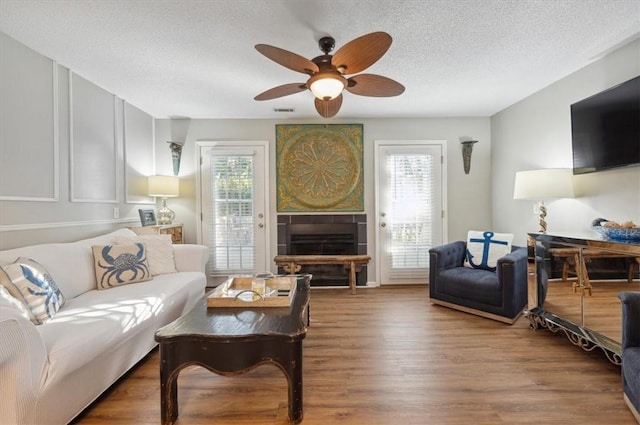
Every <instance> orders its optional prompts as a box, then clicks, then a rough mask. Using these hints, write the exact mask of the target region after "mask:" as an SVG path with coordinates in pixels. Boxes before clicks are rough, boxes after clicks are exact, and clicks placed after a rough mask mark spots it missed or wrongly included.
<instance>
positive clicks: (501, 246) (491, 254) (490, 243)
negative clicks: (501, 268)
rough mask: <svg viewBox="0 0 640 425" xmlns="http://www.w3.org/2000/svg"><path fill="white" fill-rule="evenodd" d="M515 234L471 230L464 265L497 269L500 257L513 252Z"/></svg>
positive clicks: (468, 235)
mask: <svg viewBox="0 0 640 425" xmlns="http://www.w3.org/2000/svg"><path fill="white" fill-rule="evenodd" d="M512 241H513V234H511V233H494V232H491V231H484V232H480V231H477V230H470V231H469V233H468V234H467V253H466V255H465V257H464V266H465V267H471V268H474V269H484V270H490V271H495V270H496V265H497V264H498V259H499V258H500V257H504V256H505V255H507V254H509V253H510V252H511V242H512Z"/></svg>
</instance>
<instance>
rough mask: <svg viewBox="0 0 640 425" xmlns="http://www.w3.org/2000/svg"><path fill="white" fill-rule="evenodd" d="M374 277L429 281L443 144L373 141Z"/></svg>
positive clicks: (439, 230)
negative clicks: (374, 165) (374, 176)
mask: <svg viewBox="0 0 640 425" xmlns="http://www.w3.org/2000/svg"><path fill="white" fill-rule="evenodd" d="M376 156H377V161H376V164H377V166H378V167H377V175H376V178H377V183H378V184H377V188H378V196H377V200H378V203H377V220H376V224H377V235H376V236H377V240H378V244H377V246H378V257H377V258H378V263H379V266H378V267H379V273H378V279H379V280H380V283H381V284H383V285H388V284H405V283H423V284H424V283H427V280H428V274H429V249H430V248H431V247H433V246H436V245H440V244H441V243H442V237H443V236H442V235H443V207H442V185H443V179H442V146H441V145H440V144H428V142H424V143H423V144H419V143H417V144H410V145H406V144H401V142H397V143H391V142H388V144H384V143H381V142H378V143H377V145H376Z"/></svg>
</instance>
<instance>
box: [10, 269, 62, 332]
mask: <svg viewBox="0 0 640 425" xmlns="http://www.w3.org/2000/svg"><path fill="white" fill-rule="evenodd" d="M2 269H3V271H4V272H3V273H0V283H2V286H4V287H5V288H7V290H8V291H9V293H10V294H11V295H12V296H13V297H14V298H16V299H18V300H19V301H21V302H22V303H23V304H24V305H25V307H26V308H27V309H28V310H29V312H30V317H29V318H30V319H31V321H32V322H33V323H34V324H36V325H40V324H42V323H45V322H47V321H48V320H49V319H51V318H52V317H53V316H54V315H55V314H56V312H57V311H58V310H59V309H60V307H62V305H63V304H64V302H65V298H64V296H63V295H62V293H61V292H60V289H58V285H56V282H55V281H54V280H53V278H52V277H51V275H49V272H47V270H46V269H45V268H44V267H43V266H42V265H41V264H39V263H38V262H37V261H34V260H32V259H30V258H24V257H20V258H18V259H17V260H16V261H15V262H14V263H12V264H8V265H6V266H4V267H3V268H2Z"/></svg>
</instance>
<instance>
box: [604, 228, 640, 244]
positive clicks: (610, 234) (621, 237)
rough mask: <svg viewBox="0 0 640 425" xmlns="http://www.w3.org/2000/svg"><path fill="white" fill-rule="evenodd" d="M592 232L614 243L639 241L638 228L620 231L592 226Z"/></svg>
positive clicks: (639, 233)
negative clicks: (614, 241)
mask: <svg viewBox="0 0 640 425" xmlns="http://www.w3.org/2000/svg"><path fill="white" fill-rule="evenodd" d="M593 230H594V231H596V232H597V233H600V234H601V235H602V236H604V237H605V238H607V239H612V240H616V241H640V227H634V228H632V229H620V228H616V227H604V226H593Z"/></svg>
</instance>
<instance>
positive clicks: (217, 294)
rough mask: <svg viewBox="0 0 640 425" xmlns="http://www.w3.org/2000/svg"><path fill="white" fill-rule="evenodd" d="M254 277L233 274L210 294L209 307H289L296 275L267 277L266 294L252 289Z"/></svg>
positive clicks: (294, 287)
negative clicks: (260, 293) (259, 293)
mask: <svg viewBox="0 0 640 425" xmlns="http://www.w3.org/2000/svg"><path fill="white" fill-rule="evenodd" d="M253 279H254V278H253V277H248V276H235V277H234V276H231V277H229V279H227V280H226V281H224V283H222V284H221V285H219V286H218V287H217V288H216V289H214V290H213V291H212V292H211V293H210V294H209V295H207V306H208V307H243V308H247V307H250V308H254V307H289V306H290V305H291V301H292V299H293V294H294V292H295V290H296V282H297V280H298V279H297V277H296V276H273V277H270V278H266V279H265V285H266V287H265V294H264V296H260V295H258V294H257V293H256V292H253V290H252V289H251V282H252V281H253Z"/></svg>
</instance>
